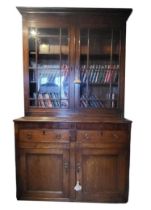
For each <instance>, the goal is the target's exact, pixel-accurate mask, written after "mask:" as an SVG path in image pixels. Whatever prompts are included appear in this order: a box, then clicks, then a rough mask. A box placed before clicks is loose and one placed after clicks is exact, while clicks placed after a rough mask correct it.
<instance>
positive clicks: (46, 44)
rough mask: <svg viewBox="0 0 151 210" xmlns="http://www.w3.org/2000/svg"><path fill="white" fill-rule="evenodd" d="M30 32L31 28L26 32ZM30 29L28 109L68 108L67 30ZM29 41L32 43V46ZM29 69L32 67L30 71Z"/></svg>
mask: <svg viewBox="0 0 151 210" xmlns="http://www.w3.org/2000/svg"><path fill="white" fill-rule="evenodd" d="M31 30H33V29H29V31H30V32H31ZM34 30H35V35H34V36H32V35H30V38H29V54H31V55H30V57H29V82H30V85H29V87H30V106H34V107H40V108H69V37H68V30H67V29H64V28H63V29H62V28H37V29H34ZM30 34H31V33H30ZM31 40H34V44H33V42H31ZM33 48H34V50H33ZM31 52H34V53H31ZM33 55H34V56H33ZM33 57H34V58H33ZM30 66H32V67H34V68H33V69H31V67H30Z"/></svg>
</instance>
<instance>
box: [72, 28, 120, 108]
mask: <svg viewBox="0 0 151 210" xmlns="http://www.w3.org/2000/svg"><path fill="white" fill-rule="evenodd" d="M78 36H79V38H78V40H79V43H80V44H79V49H78V55H77V56H78V60H79V74H77V75H76V76H77V78H79V81H80V82H79V89H78V91H79V94H78V96H79V103H78V104H77V106H78V107H79V108H81V109H84V110H85V109H91V110H94V109H102V108H103V109H117V108H119V72H120V65H119V64H120V49H121V46H120V45H121V31H120V29H117V28H116V29H114V28H99V27H98V28H91V27H90V28H80V29H79V35H78ZM76 82H77V83H78V80H77V79H76V81H75V83H76Z"/></svg>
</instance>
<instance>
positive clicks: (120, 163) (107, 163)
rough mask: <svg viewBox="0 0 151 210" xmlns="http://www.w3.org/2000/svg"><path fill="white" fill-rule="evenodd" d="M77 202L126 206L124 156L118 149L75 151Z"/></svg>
mask: <svg viewBox="0 0 151 210" xmlns="http://www.w3.org/2000/svg"><path fill="white" fill-rule="evenodd" d="M76 167H77V168H76V176H77V177H76V178H77V182H76V185H77V187H79V186H80V187H79V188H77V190H76V191H77V192H76V197H77V200H83V201H96V202H120V201H121V202H126V200H127V190H128V189H127V186H128V180H127V177H128V153H127V151H125V150H118V149H94V148H91V149H79V151H78V154H77V159H76ZM78 185H79V186H78Z"/></svg>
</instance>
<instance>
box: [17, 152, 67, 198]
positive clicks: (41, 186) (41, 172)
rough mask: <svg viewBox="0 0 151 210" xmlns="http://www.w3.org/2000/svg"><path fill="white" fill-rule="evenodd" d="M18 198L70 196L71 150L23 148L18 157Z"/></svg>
mask: <svg viewBox="0 0 151 210" xmlns="http://www.w3.org/2000/svg"><path fill="white" fill-rule="evenodd" d="M18 170H19V176H18V179H19V184H18V198H19V199H20V198H23V199H27V198H28V197H30V199H41V198H43V199H45V198H47V199H49V198H53V199H59V198H68V196H69V191H68V190H69V185H68V184H69V152H68V150H62V149H47V150H46V149H23V150H20V154H19V158H18Z"/></svg>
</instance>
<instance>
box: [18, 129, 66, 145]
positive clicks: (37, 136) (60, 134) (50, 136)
mask: <svg viewBox="0 0 151 210" xmlns="http://www.w3.org/2000/svg"><path fill="white" fill-rule="evenodd" d="M69 140H70V131H69V130H62V129H60V130H59V129H55V130H50V129H21V130H19V141H28V142H30V141H36V142H50V141H55V142H56V141H59V142H62V141H63V142H64V141H69Z"/></svg>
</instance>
